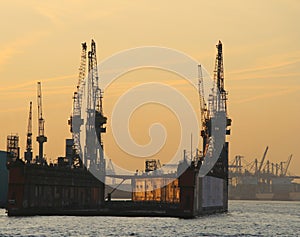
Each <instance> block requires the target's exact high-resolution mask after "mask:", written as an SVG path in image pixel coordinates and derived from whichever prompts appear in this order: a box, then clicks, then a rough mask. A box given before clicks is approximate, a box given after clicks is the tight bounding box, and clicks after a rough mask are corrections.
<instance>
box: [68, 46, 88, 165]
mask: <svg viewBox="0 0 300 237" xmlns="http://www.w3.org/2000/svg"><path fill="white" fill-rule="evenodd" d="M86 59H87V44H86V42H84V43H82V44H81V57H80V66H79V75H78V82H77V87H76V91H75V92H74V96H73V108H72V115H71V116H70V119H69V121H68V123H69V125H70V131H71V133H72V139H73V141H74V145H73V149H74V151H75V156H74V157H73V161H70V163H72V164H73V165H74V166H77V167H79V166H81V163H82V162H81V160H80V155H81V154H82V150H81V145H80V127H81V125H82V124H83V119H82V118H81V105H82V94H83V90H84V86H83V85H82V84H83V82H84V79H85V76H86Z"/></svg>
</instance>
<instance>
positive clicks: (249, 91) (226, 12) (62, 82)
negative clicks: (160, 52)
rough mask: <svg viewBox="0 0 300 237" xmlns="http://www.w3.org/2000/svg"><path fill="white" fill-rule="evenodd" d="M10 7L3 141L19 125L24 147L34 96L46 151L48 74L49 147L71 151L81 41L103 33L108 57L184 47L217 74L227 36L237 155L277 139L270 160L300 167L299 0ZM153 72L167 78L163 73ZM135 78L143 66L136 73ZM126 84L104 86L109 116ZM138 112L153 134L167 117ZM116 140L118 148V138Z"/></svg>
mask: <svg viewBox="0 0 300 237" xmlns="http://www.w3.org/2000/svg"><path fill="white" fill-rule="evenodd" d="M0 12H1V14H0V18H1V21H0V29H1V37H0V81H1V86H0V150H5V149H6V136H7V135H8V134H10V133H18V134H19V136H20V146H21V154H23V152H24V146H25V138H26V129H27V118H28V108H29V101H31V100H32V101H33V103H34V105H33V107H34V108H33V119H34V120H33V139H34V154H37V145H36V142H35V137H36V135H37V132H36V130H37V119H36V117H37V108H36V107H37V106H36V82H37V81H41V82H42V89H43V114H44V118H45V134H46V136H47V137H48V142H47V143H46V144H45V148H44V149H45V153H46V156H47V158H48V160H50V159H51V160H54V159H55V158H56V157H57V156H63V155H64V140H65V139H66V138H69V137H71V135H70V133H69V127H68V125H67V120H68V118H69V116H70V113H71V108H72V94H73V91H74V89H75V86H76V83H77V75H78V67H79V62H80V50H81V42H84V41H87V42H88V43H90V40H91V39H92V38H94V39H95V41H96V43H97V56H98V61H100V60H103V59H105V58H106V57H109V56H111V55H113V54H115V53H117V52H119V51H121V50H126V49H129V48H134V47H140V46H146V45H157V46H163V47H168V48H174V49H176V50H179V51H182V52H184V53H185V54H187V55H190V56H191V57H193V58H195V59H196V60H197V61H199V62H201V63H202V65H203V66H204V67H205V68H206V69H207V71H208V72H209V73H211V74H212V73H213V69H214V61H215V54H216V48H215V45H216V44H217V42H218V40H221V41H222V42H223V47H224V67H225V87H226V89H227V90H228V92H229V101H228V107H229V116H230V117H231V118H232V120H233V123H232V127H231V130H232V135H231V136H230V138H229V141H230V159H231V160H232V159H233V158H234V156H235V155H243V156H244V157H245V158H244V159H246V161H248V162H250V161H252V160H254V159H255V158H257V159H261V157H262V155H263V152H264V149H265V147H266V146H267V145H268V146H269V153H268V155H267V158H266V159H269V160H270V161H271V162H280V161H286V160H287V159H288V156H289V155H290V154H293V159H292V162H291V166H290V169H289V170H290V172H291V173H293V174H298V175H300V139H299V134H300V123H299V122H300V107H299V101H300V44H299V41H300V30H299V26H298V22H299V12H300V2H299V1H298V0H274V1H259V0H254V1H239V0H228V1H221V0H217V1H202V0H195V1H143V0H141V1H126V0H124V1H102V0H100V1H98V0H95V1H81V0H74V1H47V0H46V1H33V0H28V1H14V0H13V1H2V2H1V8H0ZM144 73H147V71H145V72H144ZM151 73H153V74H151ZM133 74H134V73H133ZM149 75H153V76H154V77H156V78H158V76H157V75H155V72H149ZM129 76H130V75H129ZM134 77H143V75H141V74H140V72H136V75H135V76H134ZM177 79H178V78H177ZM100 80H101V79H100ZM124 80H125V79H124ZM162 80H163V79H162ZM116 83H118V81H117V82H116ZM119 83H122V78H120V81H119ZM117 87H118V84H115V85H114V86H112V87H111V88H110V89H108V90H107V91H106V92H105V95H104V112H105V113H106V115H107V116H108V118H109V111H110V110H111V108H110V107H109V106H111V103H112V101H114V96H116V95H115V94H114V90H113V89H114V88H115V90H117V89H116V88H117ZM105 106H106V107H105ZM148 109H149V110H150V111H151V106H150V107H149V108H148ZM156 111H158V113H157V114H158V115H159V114H160V115H161V117H162V118H164V117H165V116H164V113H166V114H169V112H168V111H164V112H163V109H162V108H156ZM134 116H139V118H142V117H143V116H147V119H148V120H147V119H145V120H143V122H141V123H139V124H138V126H137V127H138V128H140V129H137V128H135V129H134V128H133V131H132V133H133V137H134V138H136V139H137V140H140V141H139V142H140V143H145V142H147V141H146V140H147V139H146V140H143V139H144V138H145V137H146V138H147V136H148V134H147V130H145V127H148V126H149V124H151V122H156V121H157V120H158V121H159V116H158V117H156V118H153V119H152V120H151V119H150V118H149V115H148V114H147V113H146V112H144V114H143V113H140V112H139V111H137V113H136V114H135V115H134ZM169 116H170V117H172V115H170V114H169ZM133 119H136V120H137V121H139V119H138V118H134V117H133ZM174 124H175V125H174V126H176V122H174ZM166 129H167V130H168V127H167V128H166ZM169 129H172V128H169ZM109 131H110V130H109V129H108V132H109ZM142 133H145V134H146V135H147V136H143V134H142ZM106 136H108V137H109V134H108V135H106ZM108 137H107V140H109V139H108ZM175 143H176V141H175ZM106 147H107V148H106V149H107V151H108V152H110V153H113V152H114V151H112V150H111V149H113V148H111V144H107V145H106ZM166 149H167V148H166Z"/></svg>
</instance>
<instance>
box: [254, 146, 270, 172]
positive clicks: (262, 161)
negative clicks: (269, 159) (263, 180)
mask: <svg viewBox="0 0 300 237" xmlns="http://www.w3.org/2000/svg"><path fill="white" fill-rule="evenodd" d="M268 149H269V147H268V146H267V147H266V150H265V152H264V155H263V157H262V159H261V162H260V164H259V167H258V170H257V171H258V172H260V171H261V168H262V166H263V164H264V161H265V158H266V155H267V152H268Z"/></svg>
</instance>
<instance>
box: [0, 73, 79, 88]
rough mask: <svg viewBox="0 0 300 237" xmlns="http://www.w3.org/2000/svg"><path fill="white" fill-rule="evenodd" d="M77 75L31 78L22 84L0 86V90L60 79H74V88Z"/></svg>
mask: <svg viewBox="0 0 300 237" xmlns="http://www.w3.org/2000/svg"><path fill="white" fill-rule="evenodd" d="M76 77H77V75H76V74H70V75H64V76H58V77H48V78H44V79H38V80H32V81H28V82H25V83H22V84H18V85H14V86H8V87H4V88H3V87H2V88H0V91H4V92H5V91H12V90H16V89H23V88H27V87H31V86H33V85H36V83H37V82H38V81H41V82H42V83H43V82H54V81H61V80H64V79H74V89H75V78H76Z"/></svg>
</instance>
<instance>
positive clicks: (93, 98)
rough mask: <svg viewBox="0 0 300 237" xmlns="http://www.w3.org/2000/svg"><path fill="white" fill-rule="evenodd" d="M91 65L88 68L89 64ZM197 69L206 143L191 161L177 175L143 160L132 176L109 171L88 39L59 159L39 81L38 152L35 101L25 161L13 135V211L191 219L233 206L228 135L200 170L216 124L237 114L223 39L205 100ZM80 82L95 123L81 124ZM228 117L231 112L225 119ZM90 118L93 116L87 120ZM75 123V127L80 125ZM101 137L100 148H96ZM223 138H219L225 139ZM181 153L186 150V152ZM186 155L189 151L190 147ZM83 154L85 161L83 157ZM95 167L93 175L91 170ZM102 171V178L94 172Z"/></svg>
mask: <svg viewBox="0 0 300 237" xmlns="http://www.w3.org/2000/svg"><path fill="white" fill-rule="evenodd" d="M86 68H87V69H86ZM195 70H200V71H199V78H198V80H199V101H200V105H201V106H200V107H201V111H200V113H201V123H202V124H201V125H202V130H201V134H199V136H201V137H202V139H203V146H202V148H201V149H199V151H198V150H197V153H196V155H195V156H192V157H191V159H189V158H187V156H186V155H184V156H183V158H182V160H181V161H180V162H179V163H178V164H176V169H175V172H172V173H164V172H159V167H160V163H159V161H158V160H145V172H143V173H138V172H137V173H134V174H132V175H117V174H114V173H113V172H111V170H112V169H110V171H109V172H108V167H109V166H110V165H109V161H106V160H105V158H104V156H103V149H104V144H103V142H102V134H103V133H105V132H106V128H105V124H106V121H107V118H106V117H105V116H104V113H103V108H102V91H101V89H100V88H99V86H98V80H99V78H98V71H97V57H96V44H95V42H94V41H93V40H92V43H91V50H90V51H88V52H87V44H86V43H83V44H82V50H81V64H80V69H79V81H78V85H77V89H76V91H75V93H74V96H73V112H72V115H71V118H70V120H69V125H70V127H71V132H72V138H71V139H67V140H66V150H65V151H66V152H65V156H64V157H59V158H58V160H57V163H56V164H48V163H47V161H46V160H45V158H44V156H43V154H44V153H43V144H44V143H45V142H47V137H46V136H45V129H44V118H43V114H42V91H41V83H38V128H39V129H38V136H37V138H36V141H37V142H38V143H39V152H38V155H37V156H36V157H33V155H32V115H31V114H32V103H30V106H29V119H28V133H27V140H26V141H27V146H26V151H25V153H24V159H21V158H20V157H21V155H20V149H19V144H18V142H19V137H18V136H17V135H10V136H8V138H7V144H8V145H7V154H8V157H7V167H8V169H9V185H8V203H7V213H8V216H26V215H112V216H168V217H180V218H193V217H195V216H199V215H204V214H211V213H217V212H226V211H227V210H228V142H226V135H224V139H223V140H222V141H221V144H222V147H221V150H220V154H219V155H218V158H217V161H216V163H215V164H213V165H212V166H211V168H210V170H209V171H208V172H207V173H206V174H205V175H203V176H201V175H200V170H201V167H202V166H203V165H204V162H205V161H206V159H209V155H208V153H210V152H213V149H214V148H213V147H211V146H210V143H211V141H213V139H215V138H214V137H213V136H214V135H213V134H214V133H213V131H214V130H218V129H219V128H218V127H216V125H212V120H213V119H216V118H217V117H218V116H223V117H224V118H225V120H226V121H225V124H226V125H225V131H221V132H224V134H225V133H226V134H227V135H229V134H230V130H229V129H228V127H229V126H230V125H231V119H229V118H228V116H227V105H226V101H227V92H226V90H225V88H224V73H223V50H222V43H221V42H219V43H218V44H217V56H216V61H215V71H214V88H213V90H212V94H211V95H210V101H209V103H206V102H205V101H204V93H203V79H202V76H201V75H202V73H201V66H199V68H195ZM82 84H84V85H85V86H86V88H87V89H86V91H87V95H86V97H87V102H86V104H87V105H86V106H87V109H86V111H87V116H91V117H94V120H92V121H94V124H91V123H86V124H84V125H83V124H82V123H83V119H82V111H81V109H80V105H81V103H82V100H83V98H82V96H81V95H82V93H81V92H82V91H81V90H82V86H81V85H82ZM224 115H225V116H224ZM88 121H91V120H88ZM75 125H76V126H75ZM77 125H83V126H82V127H84V129H85V132H86V134H89V133H92V132H93V129H92V128H93V127H94V128H95V131H96V134H97V136H96V140H95V139H91V138H90V136H86V139H89V140H87V141H86V147H84V149H82V148H81V146H80V132H81V131H80V130H79V129H78V127H80V126H77ZM219 130H220V129H219ZM96 142H99V144H101V147H100V148H99V147H98V148H95V147H96V146H94V145H95V143H96ZM219 142H220V141H219ZM182 152H183V151H182ZM184 154H185V152H184ZM81 157H83V159H81ZM91 171H93V172H91ZM95 174H96V175H95ZM106 179H113V180H114V183H115V185H114V186H112V187H108V185H105V184H104V180H106ZM123 183H124V184H125V183H127V184H126V185H129V187H130V199H129V200H116V199H115V196H114V195H115V194H116V193H117V192H118V191H119V190H118V187H119V186H120V185H122V184H123Z"/></svg>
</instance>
